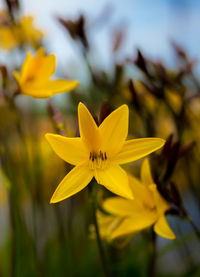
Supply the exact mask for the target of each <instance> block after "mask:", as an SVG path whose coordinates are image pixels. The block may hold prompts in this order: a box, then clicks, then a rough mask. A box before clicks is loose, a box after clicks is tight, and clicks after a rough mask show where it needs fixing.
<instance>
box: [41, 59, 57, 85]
mask: <svg viewBox="0 0 200 277" xmlns="http://www.w3.org/2000/svg"><path fill="white" fill-rule="evenodd" d="M55 67H56V57H55V55H53V54H51V55H49V56H46V57H45V56H44V57H43V59H42V60H41V63H40V65H39V67H38V70H37V72H36V77H37V78H38V79H40V80H48V79H49V78H50V77H51V75H52V74H53V73H54V71H55Z"/></svg>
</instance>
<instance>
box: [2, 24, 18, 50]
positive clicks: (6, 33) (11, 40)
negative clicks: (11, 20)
mask: <svg viewBox="0 0 200 277" xmlns="http://www.w3.org/2000/svg"><path fill="white" fill-rule="evenodd" d="M16 45H17V39H16V36H15V34H14V33H13V31H12V30H11V29H10V28H9V27H6V26H5V27H4V26H3V27H0V46H1V48H3V49H6V50H12V49H13V48H15V47H16Z"/></svg>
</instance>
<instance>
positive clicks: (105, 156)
mask: <svg viewBox="0 0 200 277" xmlns="http://www.w3.org/2000/svg"><path fill="white" fill-rule="evenodd" d="M104 158H105V160H107V155H106V152H105V153H104Z"/></svg>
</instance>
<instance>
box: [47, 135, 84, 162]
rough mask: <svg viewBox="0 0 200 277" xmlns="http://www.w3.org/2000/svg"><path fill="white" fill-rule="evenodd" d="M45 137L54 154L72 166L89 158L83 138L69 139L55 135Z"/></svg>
mask: <svg viewBox="0 0 200 277" xmlns="http://www.w3.org/2000/svg"><path fill="white" fill-rule="evenodd" d="M45 137H46V139H47V140H48V142H49V144H50V145H51V147H52V148H53V150H54V152H55V153H56V154H57V155H58V156H59V157H60V158H61V159H63V160H64V161H66V162H68V163H70V164H73V165H77V164H80V163H83V162H84V161H86V160H87V159H88V158H89V153H88V151H87V149H86V148H85V147H84V144H83V142H82V140H81V138H67V137H64V136H60V135H54V134H46V135H45Z"/></svg>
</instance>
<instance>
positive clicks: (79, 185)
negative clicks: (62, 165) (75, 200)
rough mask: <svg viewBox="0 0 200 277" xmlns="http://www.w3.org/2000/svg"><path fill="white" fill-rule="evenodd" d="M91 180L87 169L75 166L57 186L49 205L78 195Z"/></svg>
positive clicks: (90, 172) (90, 174)
mask: <svg viewBox="0 0 200 277" xmlns="http://www.w3.org/2000/svg"><path fill="white" fill-rule="evenodd" d="M92 178H93V172H92V171H91V170H89V169H88V167H86V166H75V167H74V168H73V169H72V170H71V171H70V172H69V173H68V174H67V175H66V176H65V178H64V179H63V180H62V181H61V183H60V184H59V185H58V187H57V189H56V190H55V192H54V194H53V196H52V198H51V201H50V203H57V202H59V201H62V200H64V199H66V198H68V197H70V196H72V195H74V194H76V193H78V192H79V191H81V190H82V189H84V188H85V187H86V186H87V185H88V183H89V182H90V181H91V180H92Z"/></svg>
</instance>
